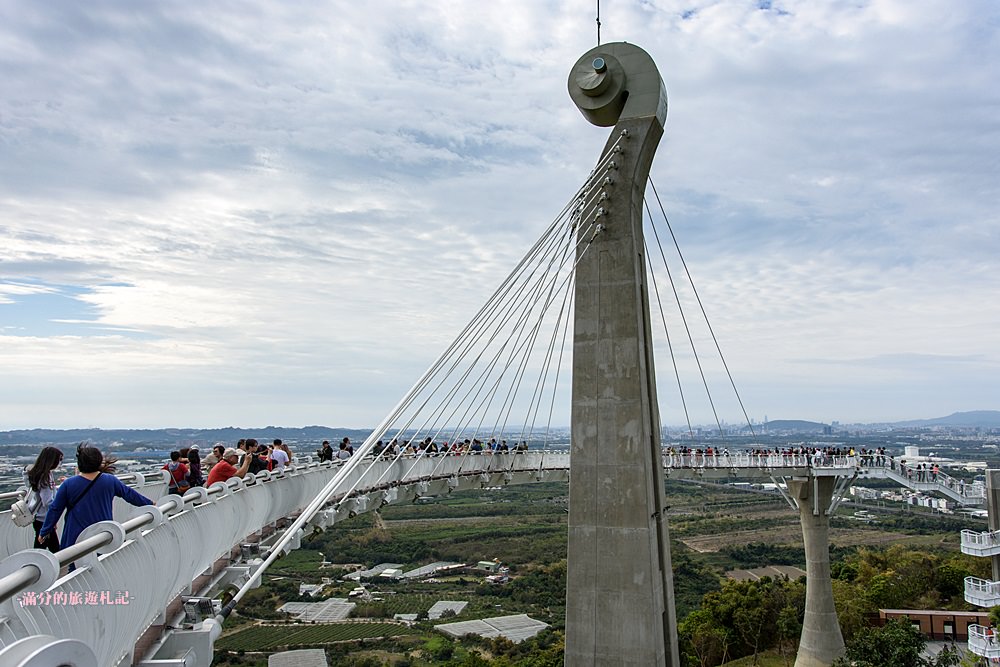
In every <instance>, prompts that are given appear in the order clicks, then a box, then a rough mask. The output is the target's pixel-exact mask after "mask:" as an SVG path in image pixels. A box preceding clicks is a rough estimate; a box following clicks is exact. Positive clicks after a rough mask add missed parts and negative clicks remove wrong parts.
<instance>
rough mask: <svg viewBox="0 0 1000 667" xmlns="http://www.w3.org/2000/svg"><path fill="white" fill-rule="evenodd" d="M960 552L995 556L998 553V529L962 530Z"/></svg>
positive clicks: (999, 551) (999, 546)
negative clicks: (986, 530) (985, 530)
mask: <svg viewBox="0 0 1000 667" xmlns="http://www.w3.org/2000/svg"><path fill="white" fill-rule="evenodd" d="M962 553H964V554H969V555H970V556H995V555H998V554H1000V530H992V531H988V532H976V531H974V530H963V531H962Z"/></svg>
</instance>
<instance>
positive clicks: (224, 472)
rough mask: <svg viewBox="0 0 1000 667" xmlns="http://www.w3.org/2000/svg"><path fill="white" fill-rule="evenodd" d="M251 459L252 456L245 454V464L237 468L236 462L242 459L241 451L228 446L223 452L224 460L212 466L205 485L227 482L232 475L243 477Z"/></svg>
mask: <svg viewBox="0 0 1000 667" xmlns="http://www.w3.org/2000/svg"><path fill="white" fill-rule="evenodd" d="M250 459H251V457H250V456H244V457H243V464H242V465H241V466H240V467H239V468H237V467H236V462H237V461H239V460H240V452H239V450H236V449H233V448H232V447H230V448H228V449H227V450H226V451H225V452H223V453H222V460H221V461H219V462H218V463H216V464H215V465H214V466H212V470H211V471H210V472H209V473H208V480H207V481H206V482H205V486H206V487H211V486H212V485H213V484H215V483H216V482H225V481H226V480H227V479H229V478H230V477H243V475H245V474H247V469H249V468H250Z"/></svg>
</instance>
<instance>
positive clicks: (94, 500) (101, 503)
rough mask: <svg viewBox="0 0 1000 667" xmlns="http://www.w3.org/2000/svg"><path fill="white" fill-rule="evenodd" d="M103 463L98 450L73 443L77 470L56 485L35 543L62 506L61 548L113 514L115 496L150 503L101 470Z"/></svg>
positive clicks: (50, 528) (43, 536) (51, 525)
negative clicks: (76, 445) (90, 526)
mask: <svg viewBox="0 0 1000 667" xmlns="http://www.w3.org/2000/svg"><path fill="white" fill-rule="evenodd" d="M103 463H104V455H103V454H101V450H99V449H97V448H96V447H90V446H87V445H82V444H81V445H80V446H79V447H77V449H76V467H77V470H78V471H79V473H78V474H76V475H74V476H73V477H70V478H69V479H67V480H66V481H65V482H63V483H62V484H60V485H59V490H58V491H56V496H55V498H54V499H53V500H52V505H50V506H49V511H48V512H47V513H46V515H45V523H44V524H43V525H42V528H41V530H39V531H38V543H39V544H44V543H45V540H46V539H48V536H49V534H51V533H52V531H54V530H55V527H56V523H58V521H59V517H61V516H62V514H63V511H64V510H65V512H66V518H65V520H64V521H63V532H62V539H61V540H60V546H61V547H62V548H63V549H65V548H66V547H69V546H72V545H73V544H75V543H76V538H77V537H79V536H80V533H82V532H83V529H84V528H86V527H87V526H89V525H91V524H95V523H97V522H99V521H110V520H111V519H112V518H113V515H112V512H111V501H113V500H114V499H115V496H117V497H119V498H124V499H125V501H126V502H129V503H131V504H132V505H136V506H142V505H152V504H153V501H152V500H150V499H149V498H147V497H146V496H144V495H142V494H141V493H137V492H135V491H133V490H132V489H130V488H129V487H127V486H125V485H124V484H122V483H121V480H119V479H118V478H117V477H115V476H114V475H112V474H110V473H105V472H101V468H102V466H103Z"/></svg>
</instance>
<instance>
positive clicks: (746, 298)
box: [0, 0, 1000, 430]
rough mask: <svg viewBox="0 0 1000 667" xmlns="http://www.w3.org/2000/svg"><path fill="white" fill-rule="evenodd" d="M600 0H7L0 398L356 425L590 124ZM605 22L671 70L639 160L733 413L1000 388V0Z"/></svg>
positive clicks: (947, 396)
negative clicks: (576, 98)
mask: <svg viewBox="0 0 1000 667" xmlns="http://www.w3.org/2000/svg"><path fill="white" fill-rule="evenodd" d="M595 9H596V7H595V3H594V2H593V1H592V0H586V1H582V0H564V1H562V2H555V1H552V2H549V1H544V0H523V1H522V0H510V1H503V0H500V1H497V2H491V3H481V2H459V1H457V0H454V1H439V2H427V1H423V2H387V1H380V0H373V1H372V2H368V3H358V2H342V1H334V2H310V3H290V2H285V1H277V0H274V1H271V0H258V1H257V2H253V3H236V2H231V1H230V2H226V1H216V0H200V1H199V2H174V3H135V2H127V1H124V0H122V1H117V2H114V1H111V2H109V1H103V0H89V1H88V2H76V1H64V2H44V3H41V2H16V1H15V0H0V80H2V81H3V82H4V93H3V95H2V96H0V379H2V381H0V430H6V429H18V428H35V427H44V428H73V427H105V428H131V427H135V428H159V427H181V426H193V427H216V426H230V425H233V426H244V427H251V426H264V425H281V426H296V425H310V424H323V425H329V426H344V427H366V426H372V425H374V424H375V423H377V422H378V421H379V420H380V419H381V418H382V417H383V416H384V415H385V414H387V413H388V412H389V410H390V409H391V408H392V407H393V406H394V405H395V404H396V402H397V401H398V400H399V398H400V397H401V396H402V395H403V394H404V393H405V392H406V390H407V389H408V388H409V387H410V385H411V384H412V383H413V382H414V381H415V380H416V379H417V378H418V377H419V376H420V374H421V373H422V372H423V370H424V369H425V368H427V367H428V366H429V365H430V364H431V363H432V362H433V361H434V360H435V359H436V358H437V357H438V355H439V354H440V353H441V351H442V350H443V349H444V348H445V347H446V346H447V345H448V344H449V343H450V342H451V340H452V339H453V337H454V336H455V334H456V333H457V332H458V331H459V330H460V329H461V328H462V327H463V326H464V325H465V324H466V322H467V321H468V320H469V318H471V317H472V316H473V314H474V313H475V312H476V311H477V309H478V308H479V306H480V305H481V304H482V303H483V302H484V301H485V299H486V298H487V297H488V296H489V295H490V294H491V293H492V292H493V290H494V288H495V287H496V286H497V285H498V284H499V283H500V281H501V280H502V279H503V278H504V277H505V276H506V275H507V273H508V272H509V271H510V268H511V267H512V266H513V265H514V264H516V263H517V262H518V261H519V259H520V258H521V257H522V256H523V254H524V253H525V251H527V249H528V248H529V247H530V246H531V244H532V243H533V242H534V240H535V239H536V238H537V237H538V236H539V235H540V234H541V233H542V231H543V230H544V229H545V227H546V226H547V225H548V224H549V223H550V222H551V221H552V219H553V218H554V217H555V216H556V215H557V214H558V213H559V211H560V210H561V209H562V207H563V205H564V204H565V203H566V202H567V201H568V200H569V199H570V198H572V196H573V194H574V192H575V191H576V189H577V187H579V185H580V184H581V183H582V182H583V181H584V179H585V178H586V177H587V174H588V173H589V171H590V169H591V168H592V167H593V165H594V163H595V161H596V159H597V157H598V156H599V153H600V150H601V147H602V146H603V144H604V141H605V139H606V138H607V136H608V129H607V128H598V127H594V126H592V125H590V124H589V123H587V122H586V120H584V118H583V117H582V116H581V115H580V114H579V112H578V111H577V110H576V108H575V107H574V105H573V104H572V102H571V101H570V99H569V96H568V94H567V92H566V78H567V75H568V73H569V70H570V68H571V67H572V65H573V64H574V63H575V62H576V60H577V58H578V57H579V56H580V55H581V54H583V53H584V52H586V51H587V50H588V49H590V48H591V47H593V46H595V44H596V43H597V35H596V23H595ZM601 22H602V27H601V40H602V41H603V42H612V41H628V42H631V43H633V44H637V45H639V46H641V47H642V48H643V49H645V50H646V51H647V52H648V53H649V54H650V55H651V56H652V57H653V59H654V61H655V62H656V63H657V66H658V67H659V70H660V74H661V77H662V78H663V80H664V83H665V85H666V89H667V91H668V96H669V104H670V107H669V114H668V118H667V122H666V128H665V135H664V137H663V140H662V141H661V144H660V147H659V151H658V153H657V156H656V159H655V161H654V164H653V168H652V180H653V183H654V184H655V185H656V187H657V190H658V192H659V195H660V198H661V200H662V201H663V205H664V208H665V209H666V211H667V215H668V216H669V219H670V223H671V226H672V228H673V230H674V232H675V234H676V235H677V238H678V241H679V243H680V246H681V248H682V250H683V251H684V256H685V259H686V261H687V264H688V268H689V269H690V271H691V274H692V275H693V277H694V280H695V283H696V285H697V287H698V290H699V293H700V295H701V298H702V301H703V303H704V305H705V309H706V312H707V313H708V315H709V318H710V321H711V324H712V327H713V329H714V331H715V334H716V336H717V338H718V340H719V344H720V346H721V348H722V351H723V353H724V355H725V360H726V364H727V365H728V367H729V370H730V371H731V372H732V375H733V380H734V382H735V384H736V386H737V388H738V389H739V394H740V397H741V398H742V401H743V403H744V405H745V407H746V410H747V413H748V415H749V417H750V418H751V419H753V420H755V421H760V420H763V419H764V418H765V417H767V418H769V419H771V420H774V419H809V420H814V421H823V422H830V421H833V420H837V421H840V422H842V423H851V422H874V421H891V420H902V419H911V418H926V417H937V416H943V415H946V414H950V413H951V412H955V411H963V410H980V409H1000V403H998V398H1000V306H998V303H1000V299H998V297H1000V205H998V204H1000V178H998V176H1000V4H997V3H995V2H992V0H982V1H974V0H968V1H961V0H960V1H958V2H956V1H954V0H921V1H920V2H912V1H911V0H856V1H854V2H843V1H842V0H802V1H792V0H787V1H784V0H772V1H770V2H767V1H763V0H758V1H756V2H754V1H744V0H718V1H713V0H688V1H675V0H641V1H630V2H625V1H617V2H616V1H612V0H606V1H605V2H603V3H602V6H601ZM703 349H704V348H703ZM661 351H662V350H661ZM709 356H710V355H709ZM709 361H711V359H709ZM657 365H658V370H657V375H658V380H659V382H660V385H661V395H660V408H661V414H662V418H663V421H664V422H665V423H666V424H668V425H669V424H677V423H679V422H682V421H684V419H685V418H684V416H683V414H682V413H680V412H679V411H678V408H677V401H676V400H675V399H674V397H673V396H672V395H671V394H670V393H669V392H670V389H669V387H670V386H671V385H672V384H675V383H676V381H675V380H674V379H673V378H672V377H671V375H670V368H669V358H668V357H667V358H663V355H662V354H660V352H658V355H657ZM708 375H709V377H710V379H712V381H713V382H714V383H715V384H716V385H717V389H715V390H713V393H714V392H715V391H717V392H718V393H719V395H720V396H721V395H723V394H725V392H726V391H729V393H732V390H731V389H730V388H728V386H727V382H728V380H725V379H724V377H723V376H721V375H720V372H719V370H718V368H715V370H709V373H708ZM698 381H699V380H698V379H697V378H686V379H684V382H685V383H688V382H690V383H692V385H693V386H695V387H696V386H697V383H698ZM695 394H696V389H692V390H691V397H692V398H691V401H690V402H691V406H690V407H691V411H692V413H693V414H692V418H693V419H694V420H695V421H711V420H712V417H711V415H710V413H709V412H707V410H706V408H705V407H704V406H703V405H702V404H701V403H703V402H699V401H696V400H695V399H694V396H695ZM719 405H720V411H721V414H720V417H721V418H722V419H725V420H727V421H729V422H739V421H741V420H742V419H743V415H742V412H741V411H740V410H738V409H737V408H735V407H733V402H732V400H728V399H727V400H722V399H720V400H719ZM557 412H558V411H557ZM567 414H568V411H567ZM564 416H565V415H564ZM557 421H559V419H558V416H557ZM563 423H568V417H567V418H565V419H563Z"/></svg>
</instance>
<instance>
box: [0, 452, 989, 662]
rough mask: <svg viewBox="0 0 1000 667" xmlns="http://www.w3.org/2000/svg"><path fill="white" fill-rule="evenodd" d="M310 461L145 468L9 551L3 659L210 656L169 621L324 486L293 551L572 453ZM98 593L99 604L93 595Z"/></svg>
mask: <svg viewBox="0 0 1000 667" xmlns="http://www.w3.org/2000/svg"><path fill="white" fill-rule="evenodd" d="M305 461H306V462H304V463H302V464H300V465H297V466H290V467H289V468H288V470H287V471H286V473H284V474H282V475H271V474H270V473H260V474H259V475H258V476H257V477H256V478H253V477H251V478H249V479H247V480H246V482H244V481H243V480H239V479H233V480H230V481H229V483H228V484H217V485H215V486H213V487H212V488H210V489H200V488H199V489H195V490H193V491H191V492H189V493H188V494H186V495H185V496H184V498H183V500H182V499H180V498H179V497H178V496H164V492H165V489H166V483H165V479H157V480H155V481H151V480H149V479H145V478H142V477H141V476H140V478H139V479H138V480H137V481H138V485H137V489H138V490H139V491H140V492H142V493H144V494H145V495H147V496H149V497H151V498H154V499H158V501H159V502H158V504H157V505H156V506H153V507H145V508H133V507H132V506H129V505H123V506H121V507H116V521H112V522H105V523H103V524H98V525H96V526H95V527H93V528H92V529H90V530H88V532H87V533H85V534H84V535H82V536H81V538H80V541H79V542H78V544H77V545H75V546H74V547H71V548H69V549H65V550H63V551H62V552H60V554H58V559H57V558H55V557H53V556H51V555H50V554H49V553H48V552H47V551H43V550H39V549H26V550H24V551H17V552H16V553H13V554H4V555H5V556H6V557H5V559H4V560H3V561H2V562H0V600H2V601H0V606H2V608H0V617H3V620H0V664H4V665H7V664H13V665H18V664H22V663H19V662H12V661H8V660H7V659H6V658H5V655H7V653H6V652H7V651H11V653H10V654H9V655H11V656H13V655H14V651H15V650H16V647H15V646H14V644H15V643H16V642H17V641H18V640H19V639H25V638H31V637H34V638H35V639H34V641H42V640H40V639H39V637H40V636H43V635H48V636H50V637H59V638H67V639H71V640H74V639H75V640H77V641H79V642H80V643H81V645H83V646H85V647H87V648H88V649H89V650H90V651H91V652H92V654H93V656H94V659H95V660H96V662H95V663H94V664H97V665H128V664H137V665H143V664H146V665H148V666H149V667H152V665H160V666H161V667H163V666H164V665H169V664H180V663H162V662H144V659H143V657H144V656H149V655H153V654H154V653H155V654H156V655H157V657H158V658H162V657H163V654H164V652H166V653H171V652H172V653H181V654H183V653H184V652H186V651H195V652H197V651H198V650H199V648H198V647H199V646H201V647H202V648H201V649H200V650H201V651H202V652H204V651H205V650H210V646H211V642H207V643H206V642H198V641H192V638H191V637H186V638H185V636H184V633H178V632H174V633H171V634H170V635H169V637H168V639H167V641H166V642H165V643H163V644H162V645H159V650H158V642H160V641H161V636H162V635H163V634H164V632H163V630H164V627H165V626H168V625H169V626H176V625H178V624H179V621H180V618H179V614H180V612H181V603H182V596H188V595H191V594H199V593H202V594H203V593H205V592H207V591H208V590H210V589H212V588H215V587H218V586H220V585H225V584H227V583H240V582H241V581H245V580H246V579H247V578H248V577H249V576H250V575H251V574H252V573H253V572H254V569H255V568H256V567H259V564H260V560H259V559H255V558H254V554H253V550H255V549H257V548H259V549H261V550H262V551H263V552H266V551H267V549H268V547H267V545H268V543H269V542H270V541H272V540H270V539H268V538H269V536H271V535H272V534H273V533H274V532H275V531H280V530H281V528H282V527H283V525H284V524H286V523H287V522H289V521H290V520H291V518H292V517H295V516H296V515H298V514H300V513H302V512H303V510H304V509H306V508H307V507H308V506H309V505H310V503H312V502H314V501H315V499H316V498H317V496H319V495H320V494H321V493H324V492H325V493H326V496H325V497H326V498H327V500H326V502H325V503H324V505H323V507H322V508H321V509H319V510H318V511H316V512H315V513H314V514H313V516H312V517H311V518H310V519H309V521H308V522H307V523H306V524H305V526H304V528H305V530H302V529H300V530H298V531H296V533H297V534H295V535H293V536H291V541H290V542H289V543H288V544H287V545H284V546H283V550H284V551H287V550H289V549H292V548H297V547H298V546H299V540H300V539H301V537H302V535H303V534H304V533H305V532H306V531H307V530H311V529H322V528H327V527H330V526H332V525H333V524H335V523H336V522H337V521H338V520H340V519H343V518H345V517H348V516H351V515H353V514H356V513H362V512H365V511H368V510H371V509H377V508H379V507H381V506H383V505H386V504H389V503H397V502H406V501H412V500H414V499H416V498H417V497H420V496H428V495H444V494H447V493H449V492H451V491H454V490H459V489H467V488H490V487H500V486H504V485H507V484H521V483H532V482H543V481H565V480H567V479H568V470H569V454H568V453H567V452H565V451H527V452H516V453H514V452H511V453H506V454H496V455H488V454H482V455H479V454H465V455H460V456H454V455H438V456H420V457H413V458H405V457H399V458H396V459H394V460H383V459H377V458H371V457H368V458H367V460H365V461H363V462H362V461H361V460H356V461H353V463H354V464H355V465H354V466H343V465H340V464H339V462H338V463H329V462H324V463H322V464H318V463H314V462H311V461H308V460H307V459H306V460H305ZM664 469H665V475H666V477H667V478H668V480H670V479H706V480H709V479H746V480H766V479H778V478H784V477H792V476H797V475H798V476H801V475H805V474H809V473H811V474H812V475H814V476H828V475H832V476H837V477H840V478H843V479H844V480H845V481H847V480H854V479H857V478H864V477H876V478H888V479H893V480H894V481H896V482H897V483H899V484H901V485H903V486H908V487H910V488H915V489H918V490H921V491H937V492H939V493H942V494H945V495H948V496H949V497H953V498H954V499H956V500H958V501H959V502H963V503H965V504H976V503H981V502H982V497H981V495H979V496H978V497H977V496H976V495H975V494H977V493H978V494H981V489H980V488H979V487H972V486H969V487H965V488H963V489H962V490H961V493H960V492H959V490H958V487H957V485H956V486H954V487H953V486H952V484H951V481H950V480H946V479H943V478H942V476H939V477H938V481H936V482H931V481H924V482H921V481H913V480H912V479H910V478H909V477H907V476H906V474H905V472H903V473H901V472H900V471H898V470H896V471H894V470H890V469H886V468H884V467H883V468H880V467H860V466H859V465H858V461H857V460H856V459H855V458H853V457H836V458H831V459H826V460H820V459H816V460H812V459H810V458H807V457H804V456H790V455H779V454H774V455H751V454H739V455H732V456H722V455H720V456H715V457H705V456H694V455H689V456H683V457H682V456H680V455H669V454H665V455H664ZM345 473H346V474H345ZM338 476H339V477H340V478H341V479H340V480H339V482H338V484H337V485H336V488H334V489H333V490H332V492H331V491H330V490H329V489H328V487H329V485H330V483H331V480H335V479H336V478H337V477H338ZM116 502H119V501H116ZM7 512H9V510H8V511H6V512H0V545H4V546H3V547H2V548H5V549H8V550H10V549H11V547H10V546H7V545H13V548H14V549H17V548H19V547H23V546H24V542H25V541H26V540H27V541H28V542H30V538H31V531H30V529H19V528H16V527H14V526H13V524H12V523H11V522H10V521H9V518H8V517H6V516H5V515H6V514H7ZM25 535H27V537H25ZM245 544H253V545H257V546H256V547H254V549H248V550H247V553H243V552H242V550H241V545H245ZM98 552H101V554H102V555H99V556H98V555H97V553H98ZM81 554H82V556H81ZM72 559H76V564H77V570H76V571H75V572H73V573H70V574H68V575H66V576H63V577H61V578H60V577H59V576H58V571H59V567H58V565H59V564H60V562H61V563H62V564H65V563H68V562H69V561H70V560H72ZM94 595H96V596H97V599H96V601H94V603H89V602H88V599H89V597H93V596H94ZM77 601H79V602H78V603H74V602H77ZM116 601H117V602H118V603H117V604H115V602H116ZM206 646H207V647H209V648H208V649H206V648H205V647H206ZM133 657H134V658H135V662H134V663H133V662H132V660H133ZM199 657H202V658H203V657H204V656H199ZM209 657H210V656H209ZM23 664H31V663H23ZM39 664H42V663H39ZM80 664H81V665H82V664H86V663H80ZM206 664H207V663H206Z"/></svg>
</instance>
